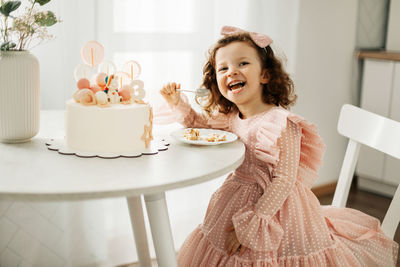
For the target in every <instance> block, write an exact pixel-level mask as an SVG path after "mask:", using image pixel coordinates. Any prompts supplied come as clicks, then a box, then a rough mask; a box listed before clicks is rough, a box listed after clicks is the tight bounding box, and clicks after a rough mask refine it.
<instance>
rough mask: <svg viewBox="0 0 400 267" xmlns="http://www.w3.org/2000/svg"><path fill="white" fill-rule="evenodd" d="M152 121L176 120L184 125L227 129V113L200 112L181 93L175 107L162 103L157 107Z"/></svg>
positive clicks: (166, 122) (160, 122)
mask: <svg viewBox="0 0 400 267" xmlns="http://www.w3.org/2000/svg"><path fill="white" fill-rule="evenodd" d="M154 122H155V123H157V124H169V123H174V122H178V123H180V124H182V125H183V126H185V127H196V128H214V129H221V130H225V131H228V130H229V128H230V127H229V125H230V123H229V115H228V114H222V113H219V114H217V115H215V116H213V117H210V116H208V115H207V114H200V113H197V112H196V111H194V110H193V108H192V107H191V106H190V104H189V103H188V99H187V97H186V96H185V95H184V94H181V99H180V100H179V102H178V104H177V105H176V106H175V107H170V106H169V105H168V104H167V103H164V104H163V105H162V106H161V107H159V108H157V109H156V111H155V114H154Z"/></svg>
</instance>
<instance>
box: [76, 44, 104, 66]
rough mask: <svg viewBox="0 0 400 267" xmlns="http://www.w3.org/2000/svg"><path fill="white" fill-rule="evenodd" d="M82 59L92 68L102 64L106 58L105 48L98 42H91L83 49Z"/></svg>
mask: <svg viewBox="0 0 400 267" xmlns="http://www.w3.org/2000/svg"><path fill="white" fill-rule="evenodd" d="M81 58H82V60H83V62H85V63H86V64H88V65H90V66H92V67H93V66H95V65H97V64H100V63H101V62H102V61H103V58H104V47H103V46H102V45H101V44H100V43H98V42H96V41H89V42H87V43H86V44H84V45H83V46H82V48H81Z"/></svg>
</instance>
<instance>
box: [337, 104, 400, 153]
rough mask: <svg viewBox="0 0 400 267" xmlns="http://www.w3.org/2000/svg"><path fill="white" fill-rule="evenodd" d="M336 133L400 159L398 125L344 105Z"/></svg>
mask: <svg viewBox="0 0 400 267" xmlns="http://www.w3.org/2000/svg"><path fill="white" fill-rule="evenodd" d="M338 131H339V133H340V134H341V135H344V136H346V137H348V138H350V139H353V140H354V141H356V142H359V143H361V144H363V145H367V146H369V147H372V148H375V149H377V150H379V151H381V152H383V153H386V154H388V155H390V156H392V157H395V158H398V159H400V123H399V122H397V121H394V120H391V119H388V118H385V117H382V116H380V115H377V114H375V113H372V112H369V111H366V110H364V109H361V108H358V107H355V106H352V105H349V104H346V105H344V106H343V107H342V110H341V112H340V116H339V122H338Z"/></svg>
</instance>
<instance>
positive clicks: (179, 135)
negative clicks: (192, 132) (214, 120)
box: [171, 128, 237, 146]
mask: <svg viewBox="0 0 400 267" xmlns="http://www.w3.org/2000/svg"><path fill="white" fill-rule="evenodd" d="M186 129H197V130H199V132H200V140H188V139H186V138H185V137H184V136H183V133H184V131H185V130H186ZM212 133H215V134H218V135H225V136H226V140H225V141H216V142H209V141H207V140H205V138H206V137H207V136H208V135H209V134H212ZM171 136H172V137H173V138H175V139H176V140H178V141H181V142H183V143H187V144H192V145H203V146H215V145H220V144H226V143H231V142H233V141H235V140H236V139H237V136H236V134H233V133H231V132H225V131H221V130H214V129H202V128H185V129H178V130H176V131H174V132H172V133H171Z"/></svg>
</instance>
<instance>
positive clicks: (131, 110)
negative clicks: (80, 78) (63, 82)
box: [65, 99, 152, 154]
mask: <svg viewBox="0 0 400 267" xmlns="http://www.w3.org/2000/svg"><path fill="white" fill-rule="evenodd" d="M65 129H66V145H67V146H68V147H69V148H71V149H73V150H78V151H88V152H99V153H117V154H118V153H124V152H132V151H144V150H145V149H146V148H148V146H149V144H150V141H151V139H152V111H151V107H150V105H148V104H137V103H131V104H125V105H123V104H114V105H111V106H109V107H106V108H104V107H99V106H97V105H91V106H84V105H82V104H80V103H76V102H75V100H73V99H71V100H69V101H68V102H67V103H66V113H65Z"/></svg>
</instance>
